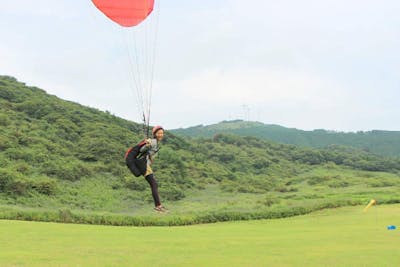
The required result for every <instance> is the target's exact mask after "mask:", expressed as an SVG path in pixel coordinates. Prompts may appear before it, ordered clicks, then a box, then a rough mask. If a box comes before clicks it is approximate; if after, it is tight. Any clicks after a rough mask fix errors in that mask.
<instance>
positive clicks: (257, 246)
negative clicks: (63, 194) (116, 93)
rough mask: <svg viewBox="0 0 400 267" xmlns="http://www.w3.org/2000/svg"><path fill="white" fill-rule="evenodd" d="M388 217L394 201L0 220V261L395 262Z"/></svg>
mask: <svg viewBox="0 0 400 267" xmlns="http://www.w3.org/2000/svg"><path fill="white" fill-rule="evenodd" d="M391 224H393V225H398V226H399V225H400V205H382V206H374V207H372V208H371V209H370V210H369V211H368V212H367V213H363V207H360V206H356V207H345V208H339V209H329V210H323V211H319V212H315V213H312V214H309V215H305V216H298V217H292V218H286V219H277V220H259V221H241V222H227V223H216V224H205V225H196V226H182V227H144V228H140V227H113V226H95V225H73V224H57V223H41V222H24V221H6V220H0V233H1V235H0V266H400V249H399V246H398V245H399V241H400V231H399V230H394V231H389V230H387V229H386V226H387V225H391Z"/></svg>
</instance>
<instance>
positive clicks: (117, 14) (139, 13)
mask: <svg viewBox="0 0 400 267" xmlns="http://www.w3.org/2000/svg"><path fill="white" fill-rule="evenodd" d="M92 2H93V4H94V5H95V6H96V7H97V8H98V9H99V10H100V11H101V12H102V13H103V14H104V15H105V16H106V17H108V18H109V19H110V20H111V21H113V22H115V23H117V24H118V26H120V27H121V29H122V31H123V32H124V33H125V34H126V35H128V36H126V37H127V38H126V48H127V51H128V53H127V57H128V58H129V63H130V64H129V66H130V76H131V87H132V89H133V91H135V93H136V100H137V106H138V110H139V115H140V117H142V120H143V133H144V136H145V139H144V140H143V141H142V142H140V143H139V144H137V145H135V146H133V147H132V148H130V149H129V150H128V151H127V152H126V154H125V161H126V165H127V167H128V168H129V170H130V171H131V172H132V174H133V175H135V176H137V177H138V176H141V175H143V176H144V177H145V179H146V181H147V182H148V183H149V185H150V188H151V192H152V196H153V199H154V205H155V207H154V209H155V210H156V211H158V212H167V209H166V208H165V207H164V206H162V205H161V201H160V197H159V195H158V184H157V181H156V179H155V178H154V173H153V170H152V169H151V164H152V163H153V162H154V158H155V157H156V155H157V153H158V151H159V149H160V142H161V140H162V139H163V136H164V129H163V128H162V127H161V126H156V127H154V128H153V131H152V136H151V138H149V137H150V134H149V131H150V111H151V98H152V87H153V78H154V63H155V43H156V41H157V32H158V29H157V27H158V16H156V17H155V18H153V19H150V15H151V14H152V13H153V10H154V4H155V3H154V0H92ZM158 10H159V9H158Z"/></svg>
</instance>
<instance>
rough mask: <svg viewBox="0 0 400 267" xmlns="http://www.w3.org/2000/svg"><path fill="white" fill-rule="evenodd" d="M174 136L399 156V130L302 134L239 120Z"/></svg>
mask: <svg viewBox="0 0 400 267" xmlns="http://www.w3.org/2000/svg"><path fill="white" fill-rule="evenodd" d="M172 132H173V133H175V134H179V135H182V136H191V137H212V136H214V135H215V134H217V133H230V134H236V135H240V136H253V137H258V138H263V139H265V140H269V141H274V142H278V143H283V144H292V145H298V146H303V147H313V148H324V147H327V146H330V145H341V146H351V147H355V148H358V149H362V150H365V151H370V152H372V153H376V154H379V155H384V156H397V157H399V156H400V131H380V130H373V131H366V132H363V131H359V132H355V133H353V132H349V133H346V132H336V131H327V130H322V129H319V130H314V131H303V130H298V129H295V128H285V127H282V126H279V125H272V124H263V123H260V122H248V121H242V120H234V121H223V122H220V123H217V124H213V125H207V126H203V125H198V126H194V127H189V128H184V129H176V130H173V131H172Z"/></svg>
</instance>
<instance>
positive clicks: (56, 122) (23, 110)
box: [0, 76, 400, 218]
mask: <svg viewBox="0 0 400 267" xmlns="http://www.w3.org/2000/svg"><path fill="white" fill-rule="evenodd" d="M0 104H1V105H0V126H1V127H0V134H1V135H0V141H1V142H0V205H2V207H5V208H7V209H9V208H10V209H17V210H18V212H22V211H24V210H26V209H35V210H39V211H54V212H56V213H57V212H58V210H59V209H70V210H72V211H74V212H80V213H91V212H108V213H119V214H128V215H135V216H152V217H156V216H157V215H154V214H153V213H152V210H151V206H152V204H151V202H152V200H151V195H150V194H149V189H148V185H147V184H146V182H145V181H144V179H143V178H133V177H132V175H131V174H130V173H129V172H128V170H127V168H126V167H125V166H124V162H123V159H122V157H123V154H124V151H125V149H126V148H127V147H128V146H129V145H130V144H132V143H134V142H136V141H137V140H139V139H140V126H139V125H137V124H134V123H132V122H129V121H126V120H123V119H120V118H117V117H115V116H113V115H111V114H109V113H106V112H101V111H98V110H95V109H91V108H87V107H83V106H81V105H78V104H75V103H71V102H68V101H63V100H60V99H58V98H57V97H55V96H50V95H48V94H46V93H45V92H44V91H43V90H40V89H38V88H35V87H27V86H25V85H24V84H22V83H20V82H17V81H16V80H15V79H13V78H9V77H1V76H0ZM155 169H156V173H157V177H158V180H159V182H160V194H161V197H162V199H163V200H165V201H166V205H167V206H168V207H170V208H171V214H170V215H169V216H172V217H173V216H180V215H189V216H191V215H192V214H199V213H209V212H213V213H225V212H246V213H251V212H254V211H263V212H264V211H265V212H269V211H281V210H287V209H290V208H296V207H306V208H307V207H313V206H315V205H317V204H321V203H322V204H329V203H337V202H338V201H342V200H346V201H347V200H348V201H350V202H353V203H362V202H367V201H368V200H369V199H370V198H373V197H374V198H378V200H379V201H388V202H395V201H398V199H399V196H398V194H397V192H398V191H399V183H398V181H399V178H400V173H399V172H400V160H399V159H389V158H382V157H377V156H375V155H373V154H370V153H366V152H363V151H358V150H352V149H347V148H338V147H336V148H329V149H325V150H316V149H303V148H297V147H294V146H290V145H280V144H274V143H271V142H266V141H261V140H258V139H256V138H246V139H245V138H241V137H237V136H224V135H222V136H218V137H217V138H214V139H199V140H192V141H190V142H187V140H184V139H182V138H179V137H176V136H174V135H171V134H167V138H166V140H165V145H164V146H163V148H162V150H161V152H160V157H159V158H158V159H157V162H156V165H155ZM371 170H373V171H371ZM378 170H381V171H380V172H378ZM354 200H355V201H354ZM393 200H395V201H393ZM3 217H7V216H6V215H4V216H3ZM7 218H8V217H7Z"/></svg>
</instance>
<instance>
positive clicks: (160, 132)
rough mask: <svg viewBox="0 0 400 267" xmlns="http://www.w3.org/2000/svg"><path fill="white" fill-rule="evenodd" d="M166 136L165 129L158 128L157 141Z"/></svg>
mask: <svg viewBox="0 0 400 267" xmlns="http://www.w3.org/2000/svg"><path fill="white" fill-rule="evenodd" d="M163 138H164V130H158V131H157V132H156V139H157V141H161V140H162V139H163Z"/></svg>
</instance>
